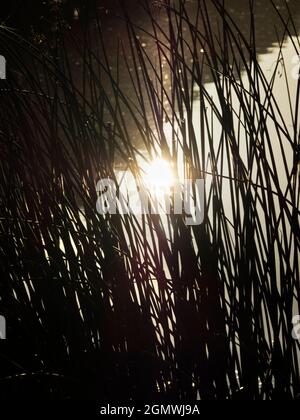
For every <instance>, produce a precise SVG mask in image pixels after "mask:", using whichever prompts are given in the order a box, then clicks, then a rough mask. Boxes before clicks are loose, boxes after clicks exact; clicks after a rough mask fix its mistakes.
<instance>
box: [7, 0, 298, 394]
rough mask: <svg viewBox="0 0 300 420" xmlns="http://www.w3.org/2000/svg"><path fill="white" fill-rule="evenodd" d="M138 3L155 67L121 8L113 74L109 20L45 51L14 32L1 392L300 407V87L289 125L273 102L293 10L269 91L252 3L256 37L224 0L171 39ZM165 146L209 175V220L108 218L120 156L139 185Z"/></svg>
mask: <svg viewBox="0 0 300 420" xmlns="http://www.w3.org/2000/svg"><path fill="white" fill-rule="evenodd" d="M207 3H209V7H210V8H213V9H214V11H215V13H216V14H217V15H218V25H217V27H216V26H214V27H212V22H211V19H210V15H209V12H208V5H207ZM141 4H142V6H143V7H144V13H145V14H147V15H148V18H149V22H150V23H151V25H150V26H151V31H147V33H146V34H145V35H146V36H147V37H148V38H149V42H150V44H152V45H153V48H155V52H156V54H155V59H154V58H153V55H151V54H149V53H148V50H147V48H143V46H142V45H141V42H140V40H139V38H138V35H140V34H141V33H143V28H140V27H138V25H136V24H135V22H134V21H133V20H132V19H131V17H130V15H129V14H128V13H127V11H126V7H125V2H121V6H122V5H123V8H122V13H121V14H120V15H119V19H120V24H122V25H124V27H126V30H127V38H126V40H125V39H124V40H123V43H122V42H121V41H120V43H119V48H118V50H117V56H116V59H115V62H114V68H112V65H111V63H110V58H109V52H108V51H107V49H106V44H105V41H104V38H103V28H102V23H101V18H100V17H99V16H96V30H95V28H93V31H92V32H91V30H90V28H89V26H88V23H87V22H84V20H83V22H82V25H83V31H82V38H81V40H80V42H76V40H74V39H71V38H68V36H67V35H64V36H62V34H59V33H58V37H59V39H58V40H57V43H56V42H55V40H54V41H53V42H52V43H51V46H49V47H43V50H42V51H41V50H40V49H39V48H37V47H34V46H32V45H30V44H29V43H27V42H26V41H25V40H23V39H21V38H20V37H18V36H17V35H16V34H15V33H13V32H11V31H9V30H7V29H4V28H2V29H1V32H0V42H1V46H2V48H3V55H6V57H7V59H8V62H10V65H11V69H12V70H11V72H10V74H9V78H8V80H7V81H6V82H5V83H4V82H3V83H1V101H0V115H1V126H0V138H1V165H0V168H1V214H0V226H1V233H0V241H1V242H0V249H1V261H2V262H1V285H0V295H1V306H0V313H1V314H3V315H5V316H6V319H7V324H8V332H7V336H8V340H7V342H6V343H5V346H6V347H5V349H4V350H2V352H1V356H0V358H1V365H2V368H1V372H2V373H1V378H0V387H1V394H0V395H1V398H4V399H5V398H14V397H16V396H17V395H18V396H20V395H22V396H23V398H24V399H26V398H53V399H55V398H63V399H64V398H68V399H70V398H71V399H76V398H82V399H86V398H90V399H93V398H96V399H98V400H99V399H101V400H103V401H104V400H118V399H119V400H120V399H128V400H129V399H133V400H141V399H150V398H151V399H154V400H170V399H176V400H178V401H185V400H187V399H189V400H196V399H197V398H198V399H199V398H201V399H225V398H229V399H237V398H241V399H271V398H275V397H282V398H283V397H284V398H294V397H296V396H297V394H299V392H300V389H299V388H300V383H299V343H298V342H297V341H296V340H294V339H293V337H292V335H291V327H292V326H291V319H292V316H293V313H294V312H293V310H295V309H296V312H297V313H299V312H300V309H299V191H300V189H299V170H298V166H297V162H298V161H297V159H298V160H299V103H300V101H299V93H300V82H299V81H298V84H297V92H296V94H295V95H292V94H291V92H290V90H289V84H288V77H287V75H286V74H285V72H283V73H284V76H283V77H286V92H285V94H286V95H288V97H289V98H290V114H291V122H292V123H291V125H290V126H288V125H287V124H286V122H285V120H284V118H283V112H282V109H281V102H280V100H278V98H276V96H275V95H274V94H273V88H274V83H275V80H276V77H278V67H279V66H283V69H285V66H284V60H283V58H282V52H281V49H282V44H283V40H284V39H285V38H286V37H290V38H291V39H292V40H293V43H294V48H295V54H299V39H298V38H297V34H296V33H295V28H294V26H293V19H292V16H291V14H290V13H289V9H288V8H287V9H286V12H287V14H286V16H287V17H285V15H284V16H283V15H282V21H281V23H282V29H283V33H282V34H281V35H282V38H280V39H279V52H278V61H277V63H275V65H274V67H273V69H272V75H271V77H268V78H267V77H266V76H265V74H264V73H263V71H262V69H261V67H260V63H259V62H258V59H257V54H256V38H255V17H254V10H253V2H250V3H249V16H250V34H248V36H245V35H244V34H243V32H242V31H241V30H240V28H239V27H238V26H237V25H236V24H235V22H234V21H233V20H232V18H231V16H230V14H229V13H228V12H227V9H226V7H225V8H224V7H223V5H222V4H223V3H222V2H221V1H215V0H211V1H210V2H206V1H205V2H204V1H203V2H202V1H201V2H200V1H199V2H198V5H197V6H196V14H194V15H193V16H192V17H191V16H189V13H188V11H187V8H186V5H185V2H184V1H179V2H176V5H174V4H172V2H169V1H168V2H164V4H163V5H162V7H161V8H160V11H159V13H163V14H164V16H165V17H166V18H167V25H165V26H164V27H162V26H161V25H160V24H159V20H157V19H156V15H155V14H156V13H157V10H155V9H153V8H152V7H150V6H149V4H148V2H142V3H141ZM210 10H211V9H210ZM95 12H96V10H95ZM58 23H59V22H58ZM58 27H59V25H58ZM95 34H97V37H96V36H95ZM95 39H96V41H95ZM92 42H93V43H92ZM95 43H96V44H95ZM70 45H73V47H72V53H73V55H71V54H70ZM124 45H126V48H125V47H124ZM128 51H130V56H131V58H130V59H129V58H128V55H129V53H128ZM74 56H75V57H79V58H80V72H79V74H80V78H78V72H77V73H76V71H75V70H74V65H73V64H74ZM77 60H78V59H77V58H75V61H77ZM124 72H126V73H127V76H126V77H127V80H129V87H128V84H127V85H126V86H125V87H124V86H122V83H121V81H120V79H121V77H120V74H121V73H124ZM205 74H208V75H209V78H210V80H211V81H212V82H213V86H214V89H215V94H214V96H213V97H212V96H211V93H210V92H209V90H208V89H207V86H206V85H205V84H204V76H205ZM166 75H168V79H167V80H166V77H165V76H166ZM195 92H197V95H198V97H197V101H198V102H197V103H198V104H200V106H198V107H195V103H196V102H195ZM196 120H197V121H198V123H197V125H196V123H195V121H196ZM166 122H167V123H168V124H169V126H170V127H171V133H172V141H171V143H170V142H168V141H167V138H166V134H165V131H164V125H165V123H166ZM197 127H198V128H197ZM274 132H275V133H276V136H275V137H274V134H272V137H271V133H274ZM134 136H135V138H137V139H138V141H136V140H133V137H134ZM153 149H156V150H157V149H159V150H161V152H162V154H163V156H164V157H165V158H166V159H169V160H172V161H173V162H175V164H176V162H177V163H178V160H179V159H181V162H180V164H181V165H183V166H184V167H185V170H186V173H188V174H189V176H190V177H191V178H193V179H196V178H205V179H206V198H205V218H204V222H203V223H202V224H201V225H196V226H187V225H186V224H185V223H184V218H183V217H180V216H178V217H173V216H172V215H171V216H168V217H167V223H163V222H162V220H161V218H160V217H159V216H155V215H147V216H145V217H143V218H142V219H140V218H137V217H135V216H134V215H106V216H101V215H99V214H98V213H97V212H96V200H97V193H96V188H95V184H96V182H97V180H98V179H99V178H108V177H110V178H112V179H115V168H114V164H115V163H116V161H117V162H118V163H119V162H120V161H123V162H125V165H127V166H128V168H129V169H130V170H132V171H133V172H134V173H135V174H136V175H137V176H138V175H139V174H138V172H139V168H138V160H137V156H138V155H139V153H140V154H141V153H142V154H143V153H144V152H141V150H143V151H145V150H146V151H148V152H149V153H150V152H151V151H153ZM140 175H142V174H140Z"/></svg>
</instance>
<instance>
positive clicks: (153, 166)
mask: <svg viewBox="0 0 300 420" xmlns="http://www.w3.org/2000/svg"><path fill="white" fill-rule="evenodd" d="M143 170H144V175H143V178H144V182H145V184H146V185H147V186H148V187H149V188H152V189H155V190H168V189H169V188H171V187H172V186H173V185H174V174H173V171H172V168H171V165H170V163H169V162H167V161H166V160H164V159H161V158H156V159H154V160H153V161H152V162H150V163H147V164H146V165H145V166H144V168H143Z"/></svg>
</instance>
